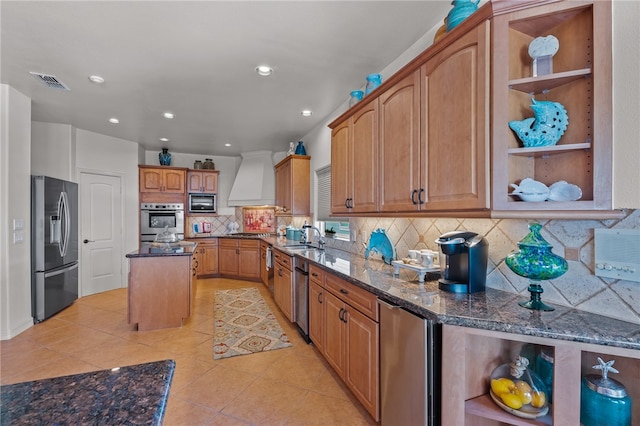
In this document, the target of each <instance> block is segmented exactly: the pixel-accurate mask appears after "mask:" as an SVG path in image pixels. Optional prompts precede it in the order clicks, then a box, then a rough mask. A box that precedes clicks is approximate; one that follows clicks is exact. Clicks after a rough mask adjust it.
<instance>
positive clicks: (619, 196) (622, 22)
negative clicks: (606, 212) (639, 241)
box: [613, 0, 640, 209]
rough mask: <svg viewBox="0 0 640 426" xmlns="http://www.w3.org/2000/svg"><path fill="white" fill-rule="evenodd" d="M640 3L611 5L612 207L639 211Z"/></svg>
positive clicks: (625, 2)
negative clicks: (639, 23)
mask: <svg viewBox="0 0 640 426" xmlns="http://www.w3.org/2000/svg"><path fill="white" fill-rule="evenodd" d="M638 22H640V2H638V1H621V0H616V1H614V2H613V143H614V145H613V146H614V149H613V182H614V186H613V204H614V207H616V208H635V209H637V208H640V189H639V188H638V182H640V120H639V119H638V118H640V78H639V76H640V25H638Z"/></svg>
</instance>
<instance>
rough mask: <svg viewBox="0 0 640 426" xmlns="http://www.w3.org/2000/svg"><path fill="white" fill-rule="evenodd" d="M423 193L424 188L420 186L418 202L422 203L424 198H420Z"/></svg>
mask: <svg viewBox="0 0 640 426" xmlns="http://www.w3.org/2000/svg"><path fill="white" fill-rule="evenodd" d="M423 193H424V188H420V192H419V193H418V204H424V200H423V199H422V194H423Z"/></svg>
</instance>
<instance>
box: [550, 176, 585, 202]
mask: <svg viewBox="0 0 640 426" xmlns="http://www.w3.org/2000/svg"><path fill="white" fill-rule="evenodd" d="M580 198H582V189H580V187H579V186H578V185H573V184H571V183H567V182H566V181H564V180H561V181H558V182H556V183H554V184H553V185H551V186H550V187H549V201H576V200H579V199H580Z"/></svg>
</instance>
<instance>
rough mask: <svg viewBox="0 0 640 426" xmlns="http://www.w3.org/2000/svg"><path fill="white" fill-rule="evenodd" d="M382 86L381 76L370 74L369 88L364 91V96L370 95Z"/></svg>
mask: <svg viewBox="0 0 640 426" xmlns="http://www.w3.org/2000/svg"><path fill="white" fill-rule="evenodd" d="M381 84H382V76H381V75H380V74H369V75H368V76H367V86H366V87H365V89H364V94H365V95H368V94H369V93H371V92H373V91H374V90H375V89H376V88H377V87H378V86H380V85H381Z"/></svg>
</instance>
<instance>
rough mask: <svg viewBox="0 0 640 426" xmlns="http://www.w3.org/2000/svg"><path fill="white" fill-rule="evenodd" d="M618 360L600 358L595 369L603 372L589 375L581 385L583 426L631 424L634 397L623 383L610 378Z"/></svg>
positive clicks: (581, 422)
mask: <svg viewBox="0 0 640 426" xmlns="http://www.w3.org/2000/svg"><path fill="white" fill-rule="evenodd" d="M614 362H615V361H613V360H612V361H608V362H604V361H603V360H602V358H600V357H598V365H594V366H593V368H595V369H597V370H601V372H602V374H601V375H600V374H587V375H585V376H584V377H583V378H582V382H581V384H580V424H581V425H583V426H601V425H607V426H631V398H630V397H629V395H627V391H626V389H625V388H624V385H622V383H620V382H618V381H617V380H614V379H611V378H609V377H608V374H609V373H617V372H618V370H616V369H615V368H613V363H614Z"/></svg>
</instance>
